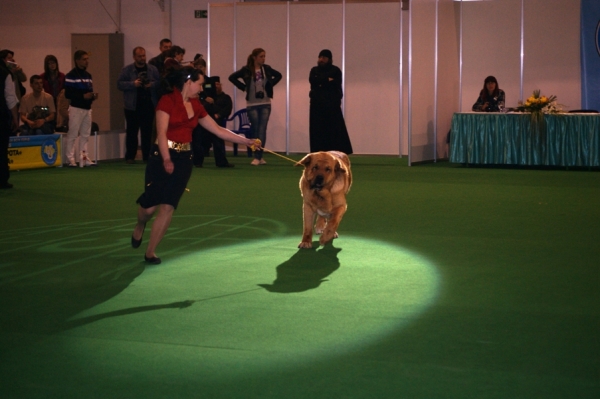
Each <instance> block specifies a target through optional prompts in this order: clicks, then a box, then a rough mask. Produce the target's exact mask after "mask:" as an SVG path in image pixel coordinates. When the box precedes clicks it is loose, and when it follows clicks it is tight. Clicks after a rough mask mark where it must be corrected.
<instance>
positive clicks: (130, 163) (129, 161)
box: [125, 159, 135, 165]
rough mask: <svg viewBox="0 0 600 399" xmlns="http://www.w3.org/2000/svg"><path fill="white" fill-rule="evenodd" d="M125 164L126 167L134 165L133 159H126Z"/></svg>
mask: <svg viewBox="0 0 600 399" xmlns="http://www.w3.org/2000/svg"><path fill="white" fill-rule="evenodd" d="M125 163H126V164H127V165H135V159H126V160H125Z"/></svg>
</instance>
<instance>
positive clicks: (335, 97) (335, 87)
mask: <svg viewBox="0 0 600 399" xmlns="http://www.w3.org/2000/svg"><path fill="white" fill-rule="evenodd" d="M308 81H309V82H310V128H309V129H310V152H317V151H341V152H343V153H346V154H352V144H351V143H350V137H349V136H348V130H347V129H346V122H345V121H344V115H343V114H342V108H341V104H342V97H343V93H342V71H341V70H340V68H338V67H336V66H335V65H333V63H332V54H331V51H329V50H322V51H321V52H320V53H319V59H318V62H317V66H316V67H313V68H312V69H311V70H310V75H309V77H308Z"/></svg>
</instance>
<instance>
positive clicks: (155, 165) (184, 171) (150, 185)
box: [136, 144, 193, 209]
mask: <svg viewBox="0 0 600 399" xmlns="http://www.w3.org/2000/svg"><path fill="white" fill-rule="evenodd" d="M169 152H170V154H171V161H172V162H173V165H174V169H173V173H171V174H168V173H167V172H166V171H165V167H164V165H163V159H162V156H161V155H160V151H159V150H158V146H157V145H156V144H155V145H153V146H152V148H151V149H150V156H149V157H148V163H147V164H146V179H145V180H146V182H145V183H146V186H145V191H144V193H143V194H142V195H140V197H139V198H138V199H137V201H136V202H137V203H138V204H140V206H141V207H142V208H144V209H147V208H151V207H153V206H157V205H160V204H168V205H171V206H172V207H173V208H175V209H177V205H178V204H179V200H180V199H181V196H182V195H183V193H184V191H185V189H186V187H187V183H188V181H189V180H190V176H191V175H192V168H193V163H192V151H181V152H177V151H175V150H172V149H170V150H169Z"/></svg>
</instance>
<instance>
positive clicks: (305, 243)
mask: <svg viewBox="0 0 600 399" xmlns="http://www.w3.org/2000/svg"><path fill="white" fill-rule="evenodd" d="M298 248H312V242H310V241H308V242H305V241H302V242H301V243H300V244H298Z"/></svg>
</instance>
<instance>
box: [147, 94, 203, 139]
mask: <svg viewBox="0 0 600 399" xmlns="http://www.w3.org/2000/svg"><path fill="white" fill-rule="evenodd" d="M190 103H191V104H192V109H193V110H194V116H193V117H192V118H188V114H187V110H186V109H185V105H184V104H183V97H182V96H181V92H180V91H179V90H177V89H175V91H173V93H169V94H165V95H164V96H162V97H161V98H160V100H159V101H158V105H157V106H156V110H157V111H163V112H166V113H167V114H169V126H168V127H167V139H169V140H171V141H175V142H177V143H189V142H191V141H192V130H194V128H195V127H196V126H198V119H199V118H204V117H206V116H207V115H208V114H207V113H206V110H205V109H204V107H203V106H202V104H200V101H199V100H198V99H197V98H190Z"/></svg>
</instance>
